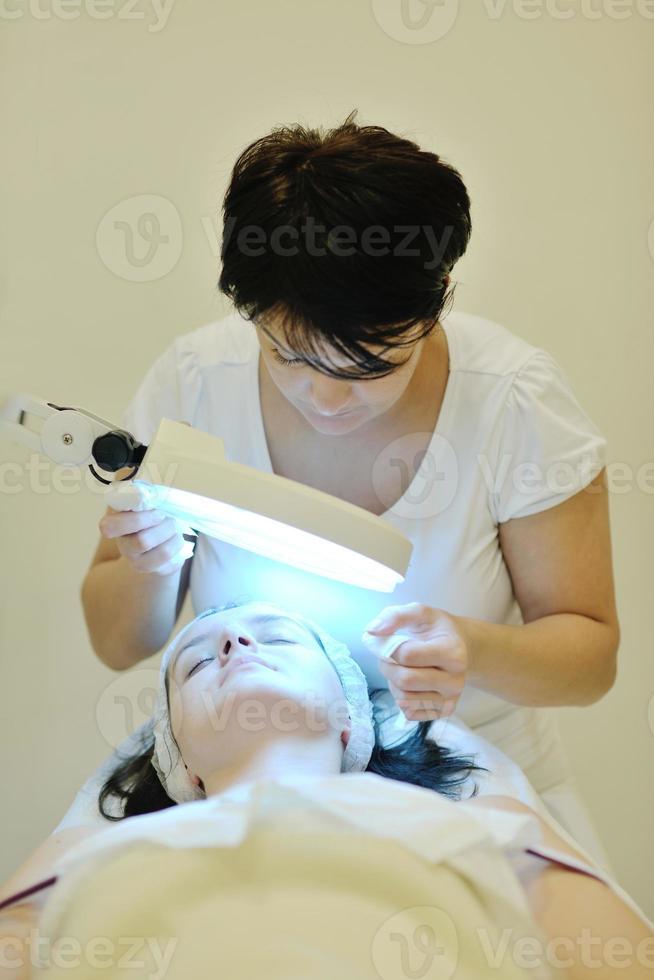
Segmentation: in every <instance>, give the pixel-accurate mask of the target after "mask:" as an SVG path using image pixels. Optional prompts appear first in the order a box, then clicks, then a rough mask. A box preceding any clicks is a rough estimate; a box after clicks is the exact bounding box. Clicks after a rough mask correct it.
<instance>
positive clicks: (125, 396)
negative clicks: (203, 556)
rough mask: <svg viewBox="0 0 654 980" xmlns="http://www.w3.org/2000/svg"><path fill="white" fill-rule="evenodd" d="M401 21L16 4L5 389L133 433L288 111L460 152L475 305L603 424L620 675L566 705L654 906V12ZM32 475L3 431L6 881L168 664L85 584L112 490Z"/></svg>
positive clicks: (331, 11)
mask: <svg viewBox="0 0 654 980" xmlns="http://www.w3.org/2000/svg"><path fill="white" fill-rule="evenodd" d="M404 9H405V21H403V20H402V4H401V2H400V0H384V2H382V0H374V2H373V3H368V2H366V3H364V2H361V3H352V2H349V0H329V2H306V0H302V2H301V0H276V2H275V3H269V2H264V0H250V2H248V3H244V4H237V3H232V4H222V3H221V4H218V3H212V2H210V0H193V2H192V3H190V2H188V0H187V2H182V0H177V2H174V0H173V2H172V4H171V3H170V2H168V3H167V4H166V6H165V7H162V6H161V5H157V4H155V3H154V2H145V0H138V2H137V3H136V4H135V5H133V4H130V5H129V6H128V5H127V4H126V2H125V0H104V2H103V4H102V5H100V3H99V2H97V0H96V2H92V0H66V2H63V0H62V2H59V3H58V2H56V0H38V2H37V0H11V3H10V2H6V3H4V4H2V3H0V11H1V12H0V28H1V30H0V74H1V79H2V81H1V94H0V99H1V103H0V127H1V131H2V133H3V135H4V140H3V144H4V146H3V153H2V161H1V162H0V167H1V174H2V179H1V181H0V195H1V197H2V208H1V211H2V216H3V217H2V222H1V223H0V243H1V244H0V248H1V261H0V276H1V279H0V282H1V288H2V313H1V317H2V320H1V333H0V343H1V350H2V354H1V360H0V396H1V397H3V398H4V397H5V396H6V395H8V394H9V393H11V392H17V391H28V392H31V393H33V394H35V395H37V396H39V397H43V398H46V399H47V400H51V401H54V402H56V403H58V404H64V405H76V406H82V407H85V408H87V409H89V410H91V411H93V412H95V413H97V414H100V415H103V416H105V417H107V418H110V419H115V420H117V421H118V420H119V419H120V413H121V412H122V410H123V408H124V406H125V405H126V404H127V401H128V400H129V398H130V397H131V395H132V393H133V391H134V390H135V388H136V386H137V384H138V383H139V381H140V379H141V378H142V376H143V374H144V372H145V371H146V369H147V368H148V366H149V365H150V364H151V362H152V361H153V360H154V358H155V356H156V355H157V354H158V353H159V352H160V351H161V350H162V349H163V348H164V347H165V346H166V345H167V344H168V343H169V342H170V341H171V340H172V339H173V338H174V337H175V336H176V335H177V334H180V333H184V332H186V331H188V330H191V329H193V328H194V327H196V326H198V325H200V324H203V323H206V322H208V321H211V320H214V319H217V318H218V317H220V316H222V315H223V314H225V313H227V312H228V311H229V307H228V306H227V304H226V302H225V301H223V300H222V299H221V298H220V297H218V296H217V294H216V291H215V286H214V283H215V281H216V278H217V274H218V262H219V242H220V236H221V226H220V220H219V219H220V205H221V200H222V194H223V192H224V189H225V187H226V184H227V180H228V177H229V173H230V169H231V166H232V165H233V162H234V160H235V158H236V156H237V154H238V153H239V152H240V151H241V150H242V149H243V148H244V147H245V146H246V145H247V144H248V143H249V142H251V141H252V140H253V139H255V138H257V137H258V136H260V135H263V134H264V133H265V132H267V131H269V129H271V128H272V127H273V126H274V125H279V124H284V123H292V122H295V121H301V122H304V123H306V124H309V125H324V126H332V125H335V124H337V123H338V122H340V121H342V120H343V119H344V118H345V116H346V115H347V113H348V112H349V111H350V110H351V109H353V108H358V110H359V114H358V117H357V121H358V122H359V123H362V124H363V123H374V124H381V125H384V126H386V127H387V128H389V129H391V130H394V131H396V132H399V133H402V134H404V135H407V136H409V137H411V138H413V139H415V140H417V141H418V142H419V143H420V144H421V145H422V146H423V147H425V148H428V149H431V150H435V151H436V152H438V153H440V154H441V155H442V156H443V157H444V158H445V159H446V160H448V161H450V162H452V163H453V164H455V165H456V166H457V167H458V168H459V169H460V170H461V172H462V174H463V176H464V179H465V181H466V183H467V186H468V188H469V192H470V195H471V197H472V203H473V223H474V230H473V237H472V242H471V245H470V248H469V251H468V254H467V255H466V256H465V258H464V259H463V260H462V261H461V263H460V264H459V265H458V266H457V267H456V269H455V278H456V280H457V282H458V287H457V292H456V304H455V305H456V308H458V309H461V310H467V311H470V312H474V313H480V314H482V315H485V316H489V317H491V318H492V319H495V320H498V321H499V322H501V323H503V324H504V325H505V326H507V327H508V328H509V329H511V330H513V331H514V332H516V333H518V334H520V335H521V336H523V337H524V338H526V339H527V340H528V341H529V342H531V343H534V344H537V345H540V346H543V347H545V348H546V349H548V350H549V351H550V352H551V353H552V354H553V355H554V356H555V357H556V358H557V359H558V360H559V362H560V363H561V364H562V365H563V367H564V368H565V370H566V371H567V373H568V375H569V377H570V379H571V381H572V383H573V386H574V388H575V391H576V393H577V395H578V397H579V399H580V401H581V402H582V404H583V405H584V406H585V408H586V409H587V411H588V412H589V414H590V415H591V417H592V418H593V419H594V420H595V421H596V422H597V423H598V425H599V426H600V428H601V429H602V430H603V431H604V433H605V434H606V435H607V437H608V440H609V457H610V459H611V466H610V470H609V477H610V486H611V519H612V533H613V541H614V556H615V574H616V581H617V592H618V603H619V611H620V617H621V625H622V644H621V651H620V671H619V678H618V681H617V683H616V685H615V687H614V689H613V690H612V691H611V692H610V694H609V695H608V696H607V697H605V698H604V699H603V700H602V701H601V702H600V703H599V704H597V705H594V706H592V707H590V708H583V709H561V710H560V711H559V714H560V716H561V720H562V725H563V730H564V734H565V739H566V743H567V746H568V748H569V752H570V756H571V759H572V763H573V766H574V769H575V771H576V774H577V777H578V780H579V783H580V786H581V788H582V791H583V793H584V796H585V798H586V800H587V802H588V804H589V806H590V808H591V811H592V813H593V814H594V817H595V821H596V824H597V827H598V829H599V831H600V833H601V835H602V838H603V840H604V841H605V843H606V847H607V849H608V851H609V854H610V856H611V858H612V861H613V863H614V866H615V868H616V870H617V872H618V874H619V878H620V880H621V882H622V884H623V885H624V887H626V888H627V889H628V890H629V891H630V892H631V893H632V894H633V895H634V897H635V898H636V900H637V901H639V902H640V903H641V905H642V906H643V907H644V909H645V910H646V911H647V912H648V913H649V914H650V915H653V914H654V876H653V875H652V864H651V858H650V854H651V839H650V832H651V827H652V815H653V813H654V778H653V775H652V761H653V748H654V702H653V700H652V698H653V695H654V657H653V655H652V653H653V651H652V635H653V629H652V591H651V590H652V550H653V547H654V540H653V537H654V536H653V530H654V526H653V525H654V521H653V517H652V512H653V504H654V467H653V463H652V461H653V460H654V439H653V436H652V409H653V408H654V404H653V399H652V387H651V385H652V381H651V369H652V364H653V363H654V339H653V338H654V332H653V330H652V326H653V324H652V309H653V300H654V288H653V280H654V276H653V273H654V229H653V226H652V220H653V219H654V194H653V190H652V182H651V176H652V173H654V135H653V132H652V127H651V116H650V115H649V113H648V111H647V110H648V108H650V106H649V94H650V93H651V92H652V91H653V90H654V62H653V59H652V57H651V52H652V40H653V37H654V4H652V3H646V2H645V0H642V2H640V3H638V2H636V0H634V2H633V3H629V2H625V0H620V2H619V3H618V2H611V0H585V2H584V3H583V4H582V3H581V2H575V0H559V2H558V3H556V4H555V3H554V2H553V0H547V2H546V0H543V2H542V3H540V4H539V3H538V2H537V0H530V2H528V3H527V2H524V3H519V2H517V0H514V2H506V3H502V2H501V0H486V2H482V3H477V4H465V5H464V4H462V3H461V4H457V3H452V2H448V0H445V2H444V3H443V4H441V5H438V4H437V5H433V4H432V5H430V6H426V5H425V4H423V3H422V2H421V0H410V3H408V4H407V6H406V7H405V8H404ZM422 20H424V24H422V26H421V21H422ZM143 195H147V196H148V197H147V198H143V197H142V196H143ZM146 212H152V213H154V214H156V216H157V221H158V227H156V228H153V226H152V225H149V226H148V225H145V224H142V225H141V226H139V218H140V216H142V215H143V214H144V213H146ZM116 221H124V222H126V225H127V226H128V227H129V230H128V231H125V232H124V234H120V235H119V234H117V233H116V231H115V222H116ZM161 236H168V238H167V241H164V240H162V239H161ZM130 243H131V244H130ZM130 248H131V249H132V251H131V252H130V251H129V249H130ZM34 464H35V461H34V460H30V455H29V453H28V451H27V450H26V449H25V450H23V449H20V448H18V447H16V446H13V445H11V444H10V443H8V441H7V440H6V439H0V467H1V468H0V473H1V474H2V481H1V488H2V493H0V525H1V526H0V548H1V549H2V559H3V560H2V571H1V576H2V588H1V589H0V614H1V620H0V655H1V658H2V694H1V711H2V721H1V739H0V744H1V749H0V751H1V753H2V760H1V761H2V773H3V782H4V792H3V798H4V799H3V807H2V839H3V848H2V857H1V860H0V875H1V876H2V877H3V878H4V877H5V876H7V875H8V874H9V873H10V872H11V871H12V870H13V869H14V868H15V867H16V866H17V865H18V864H19V863H20V862H21V861H22V860H23V859H24V858H25V857H26V856H27V854H28V853H29V852H30V851H31V850H32V848H34V847H35V846H36V845H37V844H38V843H39V842H40V841H41V840H42V839H43V838H44V837H45V836H46V835H47V834H48V833H49V832H50V831H51V830H52V829H53V827H54V826H55V825H56V823H58V821H59V819H60V818H61V816H62V815H63V813H64V811H65V810H66V808H67V807H68V805H69V803H70V801H71V799H72V797H73V795H74V793H75V790H76V788H77V787H78V786H79V785H80V783H81V782H82V780H83V778H84V777H85V776H86V775H87V774H88V773H89V772H91V771H92V770H93V769H94V768H95V767H96V766H97V765H98V764H99V763H100V762H101V760H103V759H104V758H105V757H106V755H107V754H108V753H109V752H110V750H111V749H112V748H113V746H114V745H115V744H117V742H119V741H120V740H121V739H122V738H123V737H124V736H125V735H126V734H127V732H128V731H130V730H132V728H133V727H134V726H135V725H136V724H139V723H140V722H141V721H142V720H144V718H145V717H146V714H145V712H147V710H148V707H149V703H150V702H149V693H150V689H151V686H152V679H153V677H154V676H155V673H154V672H155V670H156V667H157V666H158V660H157V659H155V660H154V661H151V662H148V663H146V664H144V665H143V666H142V667H141V668H136V669H135V670H133V671H130V672H128V674H115V673H113V672H112V671H110V670H109V669H108V668H106V667H104V666H103V665H102V664H101V663H100V662H99V661H98V660H97V659H96V657H95V655H94V653H93V652H92V650H91V647H90V644H89V641H88V639H87V635H86V630H85V626H84V621H83V616H82V610H81V605H80V601H79V589H80V585H81V582H82V578H83V576H84V574H85V571H86V569H87V566H88V564H89V562H90V559H91V555H92V552H93V550H94V548H95V545H96V543H97V540H98V538H99V532H98V529H97V522H98V520H99V518H100V516H101V514H102V513H103V512H104V504H103V501H102V497H101V496H100V494H99V493H98V492H97V489H96V491H95V492H94V489H93V488H92V487H90V485H89V481H86V482H80V481H79V480H76V481H75V482H73V481H72V480H70V479H68V481H66V480H64V479H63V478H62V477H61V473H58V472H55V470H56V468H55V467H54V466H53V465H51V464H48V463H47V462H45V461H43V462H42V463H41V464H39V467H37V466H36V465H34ZM118 612H119V611H118V610H117V613H118ZM189 614H190V610H189V608H188V607H187V608H186V610H185V620H186V619H188V617H189Z"/></svg>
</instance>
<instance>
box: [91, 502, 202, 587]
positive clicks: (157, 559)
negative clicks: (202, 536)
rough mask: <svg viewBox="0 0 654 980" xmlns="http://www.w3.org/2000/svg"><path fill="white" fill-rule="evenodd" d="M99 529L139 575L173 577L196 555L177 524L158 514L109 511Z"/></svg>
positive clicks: (150, 511)
mask: <svg viewBox="0 0 654 980" xmlns="http://www.w3.org/2000/svg"><path fill="white" fill-rule="evenodd" d="M99 528H100V532H101V534H102V535H103V537H105V538H112V539H113V540H115V542H116V546H117V548H118V550H119V551H120V553H121V555H122V556H123V558H126V559H127V561H128V562H129V563H130V565H131V566H132V568H134V569H135V571H137V572H145V573H150V574H153V575H171V574H172V573H173V572H176V571H178V570H179V569H180V568H181V566H182V565H183V564H184V562H185V561H186V559H187V558H189V557H190V554H192V553H193V551H192V547H193V545H192V544H191V543H190V542H187V541H186V540H185V539H184V535H183V534H182V531H181V529H180V525H179V523H178V521H176V520H175V518H174V517H167V516H166V515H165V514H163V513H162V512H161V511H159V510H152V509H150V510H113V509H112V508H111V507H109V508H108V510H107V513H106V514H105V515H104V517H103V518H102V520H101V521H100V523H99ZM189 550H190V554H189Z"/></svg>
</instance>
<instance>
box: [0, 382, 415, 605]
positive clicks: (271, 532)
mask: <svg viewBox="0 0 654 980" xmlns="http://www.w3.org/2000/svg"><path fill="white" fill-rule="evenodd" d="M33 417H35V420H36V421H37V424H38V420H39V419H41V420H42V422H41V424H40V429H38V430H35V429H34V428H32V427H31V426H32V424H33ZM0 431H2V432H4V433H5V434H6V435H8V436H9V438H10V439H12V440H13V441H14V442H18V443H22V444H23V445H26V446H28V447H29V448H30V449H32V450H33V451H35V452H38V453H42V454H43V455H45V456H47V457H48V458H49V459H51V460H53V461H54V462H55V463H59V464H62V465H65V466H78V467H82V466H88V467H89V469H90V471H91V472H92V474H93V475H94V477H95V478H96V479H97V480H99V481H101V482H102V483H105V484H107V485H108V486H109V485H111V484H112V483H115V482H116V479H113V480H112V479H111V478H109V479H107V478H106V477H110V475H111V474H115V473H116V472H117V471H118V470H122V469H124V468H131V470H132V472H131V473H130V474H129V475H128V476H127V477H122V478H121V482H122V481H124V480H131V481H133V483H134V485H135V486H136V485H138V486H139V487H140V488H141V489H145V491H146V493H147V495H148V497H149V499H151V501H152V507H153V508H156V509H157V510H160V511H162V512H164V513H166V514H168V515H169V516H171V517H175V518H178V519H179V520H180V521H182V522H183V523H186V524H188V525H189V526H190V527H191V528H193V529H195V530H196V531H198V532H201V533H202V534H207V535H209V536H210V537H213V538H219V539H220V540H222V541H227V542H229V543H231V544H234V545H237V546H239V547H241V548H245V549H247V550H249V551H254V552H256V553H257V554H260V555H264V556H265V557H267V558H272V559H274V560H275V561H280V562H284V563H286V564H288V565H293V566H295V567H297V568H300V569H303V570H304V571H307V572H312V573H314V574H316V575H322V576H324V577H325V578H330V579H336V580H337V581H340V582H345V583H348V584H350V585H357V586H360V587H361V588H365V589H373V590H375V591H377V592H392V591H393V589H394V588H395V586H396V585H398V584H399V583H400V582H402V581H404V576H405V574H406V570H407V568H408V565H409V560H410V557H411V551H412V548H413V545H412V543H411V542H410V541H409V539H408V538H406V537H405V536H404V535H403V534H402V533H401V532H400V531H398V530H397V529H396V528H394V527H393V526H392V525H390V524H388V523H387V522H386V521H384V520H383V519H382V518H380V517H377V516H376V515H375V514H371V513H369V512H368V511H367V510H364V509H363V508H362V507H357V506H355V505H354V504H350V503H348V502H347V501H343V500H340V499H339V498H338V497H334V496H332V495H331V494H328V493H324V492H323V491H321V490H315V489H314V488H313V487H308V486H305V485H304V484H302V483H297V482H296V481H295V480H288V479H287V478H286V477H282V476H277V475H276V474H272V473H263V472H261V471H260V470H257V469H254V468H253V467H251V466H245V465H243V464H242V463H233V462H229V461H228V460H227V459H226V458H225V448H224V443H223V440H222V439H220V438H219V437H217V436H213V435H209V434H208V433H206V432H201V431H200V430H199V429H194V428H192V427H191V426H188V425H185V424H183V423H181V422H174V421H171V420H170V419H162V420H161V422H160V424H159V428H158V429H157V432H156V434H155V436H154V439H153V440H152V442H151V444H150V445H149V446H144V445H143V444H142V443H140V442H138V441H137V440H136V439H135V438H134V436H133V435H132V434H131V433H129V432H127V431H125V430H124V429H120V428H118V427H117V426H115V425H113V424H112V423H111V422H108V421H106V420H105V419H102V418H100V417H99V416H97V415H93V414H91V413H90V412H87V411H84V410H83V409H79V408H67V407H63V406H61V405H55V404H54V403H52V402H45V401H43V400H41V399H39V398H35V397H33V396H32V395H26V394H18V395H13V396H11V397H10V398H9V399H8V400H7V402H6V403H5V405H4V407H3V408H2V411H1V412H0ZM137 474H138V478H137ZM112 507H113V504H112Z"/></svg>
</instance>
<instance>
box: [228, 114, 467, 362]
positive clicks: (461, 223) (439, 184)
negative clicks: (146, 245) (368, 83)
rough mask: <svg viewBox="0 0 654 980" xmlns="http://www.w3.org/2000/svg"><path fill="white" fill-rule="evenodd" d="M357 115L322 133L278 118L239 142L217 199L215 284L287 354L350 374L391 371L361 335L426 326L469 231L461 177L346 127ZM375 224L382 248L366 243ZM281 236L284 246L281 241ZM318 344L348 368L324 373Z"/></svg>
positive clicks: (412, 147) (400, 143)
mask: <svg viewBox="0 0 654 980" xmlns="http://www.w3.org/2000/svg"><path fill="white" fill-rule="evenodd" d="M356 112H357V110H356V109H355V110H353V111H352V112H351V113H350V115H349V116H348V117H347V119H346V120H345V121H344V122H343V123H342V124H341V125H340V126H337V127H336V128H334V129H331V130H329V131H327V133H323V132H322V130H318V129H310V128H305V127H304V126H301V125H295V126H283V127H278V128H276V129H273V130H272V131H271V132H270V133H269V134H268V135H266V136H263V137H262V138H261V139H258V140H256V141H255V142H254V143H252V144H250V145H249V146H248V147H247V148H246V149H245V150H243V152H242V153H241V154H240V156H239V157H238V159H237V160H236V163H235V165H234V168H233V171H232V174H231V179H230V183H229V186H228V188H227V192H226V194H225V198H224V202H223V208H222V210H223V219H224V230H223V241H222V247H221V258H222V270H221V273H220V278H219V281H218V288H219V289H220V291H221V292H222V293H224V294H225V295H226V296H228V297H229V298H230V299H231V300H232V301H233V303H234V305H235V307H236V308H237V310H239V312H240V313H241V315H242V316H243V317H244V318H245V319H247V320H250V321H253V322H254V323H257V325H259V326H261V327H262V328H263V329H265V325H266V323H267V322H269V321H270V318H271V317H274V318H279V322H280V323H281V325H282V329H283V336H284V340H285V342H286V343H287V345H288V348H289V349H290V350H292V351H293V352H294V354H296V355H298V356H300V357H301V358H302V359H303V360H305V361H306V362H307V363H309V364H312V366H314V367H316V368H317V369H318V370H321V371H322V372H323V373H326V374H330V375H332V376H335V377H349V378H354V377H362V376H364V377H370V376H371V375H373V374H374V375H377V376H381V375H383V374H388V373H389V371H388V362H387V361H384V360H383V359H381V358H379V357H377V356H375V355H374V354H372V353H371V352H370V351H368V350H366V349H365V348H364V347H363V346H362V344H371V345H380V346H383V347H388V348H394V347H400V346H405V345H406V344H408V343H411V344H413V343H414V342H415V341H416V340H418V339H419V338H420V337H423V336H427V335H428V334H429V333H431V332H432V331H433V330H434V328H435V327H436V325H437V323H438V320H439V318H440V317H441V316H443V315H444V312H445V307H446V303H447V301H448V300H451V299H452V298H453V292H454V287H451V289H450V291H449V293H448V286H449V285H450V283H449V274H450V270H451V269H452V267H453V266H454V264H455V263H456V262H457V260H458V259H459V258H460V257H461V256H462V255H463V254H464V252H465V250H466V248H467V245H468V241H469V239H470V232H471V220H470V199H469V197H468V193H467V190H466V187H465V185H464V183H463V180H462V179H461V175H460V174H459V172H458V171H457V170H455V169H454V167H452V166H450V165H449V164H448V163H446V162H445V161H444V160H442V159H441V158H440V157H439V156H438V154H436V153H431V152H428V151H426V150H421V149H420V147H419V146H418V145H417V144H416V143H414V142H413V141H411V140H409V139H405V138H403V137H401V136H396V135H394V134H393V133H391V132H389V131H388V130H387V129H385V128H384V127H382V126H359V125H357V124H356V123H355V122H353V118H354V116H355V115H356ZM317 229H322V232H321V235H320V236H318V235H317ZM344 231H345V232H347V234H348V239H349V240H348V242H347V243H343V241H342V240H341V241H340V243H339V241H338V238H339V236H342V234H343V232H344ZM382 233H383V235H384V242H385V246H383V247H382V251H381V252H380V242H379V240H378V239H377V240H376V241H371V239H372V238H374V236H375V235H378V236H379V235H380V234H382ZM252 235H255V236H256V242H254V241H252ZM284 235H286V236H287V238H288V237H290V238H291V239H292V240H293V242H295V243H296V244H295V245H294V246H292V247H291V248H289V247H288V245H287V244H286V243H285V244H284V245H283V246H282V244H281V241H282V236H284ZM309 238H311V241H309ZM319 238H320V239H321V241H320V244H319V243H318V239H319ZM416 327H417V328H418V330H417V331H416V329H415V328H416ZM409 334H410V335H411V336H410V340H409V339H407V338H408V335H409ZM325 344H328V345H330V346H331V347H333V348H334V349H335V350H336V351H338V352H339V353H341V354H343V355H345V357H346V358H347V359H348V360H352V361H353V362H354V367H353V369H352V370H351V371H349V370H344V369H337V368H336V367H334V368H333V369H332V368H330V367H329V366H328V362H327V361H326V360H325V353H324V351H323V349H322V348H323V346H324V345H325ZM380 353H383V351H382V352H380ZM391 370H392V368H391Z"/></svg>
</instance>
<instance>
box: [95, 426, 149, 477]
mask: <svg viewBox="0 0 654 980" xmlns="http://www.w3.org/2000/svg"><path fill="white" fill-rule="evenodd" d="M144 453H145V447H144V446H143V445H142V444H141V443H140V442H137V441H136V439H135V438H134V436H133V435H132V434H131V433H129V432H125V430H124V429H113V430H112V431H111V432H106V433H105V434H104V435H102V436H98V437H97V439H95V440H94V442H93V446H92V448H91V454H92V456H93V458H94V460H95V461H96V463H97V464H98V466H99V467H100V468H101V469H103V470H104V471H105V472H107V473H115V472H116V470H120V469H122V468H123V467H124V466H138V464H139V463H140V462H141V460H142V459H143V456H144Z"/></svg>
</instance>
